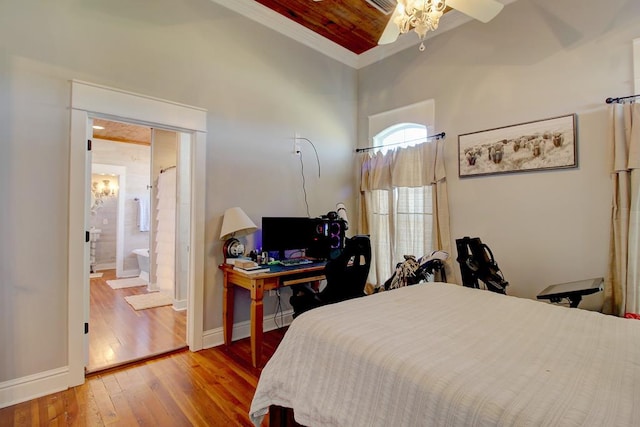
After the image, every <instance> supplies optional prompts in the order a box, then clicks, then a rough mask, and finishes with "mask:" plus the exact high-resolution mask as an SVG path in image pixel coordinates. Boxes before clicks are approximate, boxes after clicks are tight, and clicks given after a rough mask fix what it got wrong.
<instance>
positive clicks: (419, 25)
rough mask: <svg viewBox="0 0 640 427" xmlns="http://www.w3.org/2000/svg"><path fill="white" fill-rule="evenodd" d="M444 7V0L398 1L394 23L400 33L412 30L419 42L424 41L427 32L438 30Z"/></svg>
mask: <svg viewBox="0 0 640 427" xmlns="http://www.w3.org/2000/svg"><path fill="white" fill-rule="evenodd" d="M445 7H446V2H445V0H398V11H399V13H398V15H397V17H396V18H395V23H396V25H397V26H398V28H399V30H400V33H402V34H404V33H408V32H409V31H411V30H412V29H413V30H414V31H415V32H416V34H417V35H418V37H419V38H420V40H424V39H425V38H426V36H427V32H429V31H434V30H435V29H437V28H438V24H439V23H440V17H442V14H443V13H444V9H445Z"/></svg>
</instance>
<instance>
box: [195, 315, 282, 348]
mask: <svg viewBox="0 0 640 427" xmlns="http://www.w3.org/2000/svg"><path fill="white" fill-rule="evenodd" d="M277 317H278V324H276V321H275V320H274V318H273V314H270V315H269V316H268V317H265V318H264V319H263V330H264V331H265V332H266V331H272V330H274V329H278V328H279V327H282V326H289V325H290V324H291V322H292V321H293V310H286V311H283V312H282V316H280V315H278V316H277ZM249 336H251V322H250V321H249V320H245V321H244V322H238V323H235V324H234V325H233V335H232V337H233V338H232V340H233V341H236V340H239V339H242V338H248V337H249ZM222 344H224V331H223V329H222V327H220V328H216V329H210V330H208V331H204V334H203V335H202V348H211V347H217V346H219V345H222Z"/></svg>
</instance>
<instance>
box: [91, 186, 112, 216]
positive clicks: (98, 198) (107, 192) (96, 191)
mask: <svg viewBox="0 0 640 427" xmlns="http://www.w3.org/2000/svg"><path fill="white" fill-rule="evenodd" d="M117 195H118V184H116V183H115V182H114V181H112V180H110V179H103V180H102V182H98V181H93V182H92V183H91V201H92V203H91V211H92V212H94V213H95V211H96V210H97V209H98V208H100V207H102V205H103V204H104V199H106V198H109V197H116V196H117Z"/></svg>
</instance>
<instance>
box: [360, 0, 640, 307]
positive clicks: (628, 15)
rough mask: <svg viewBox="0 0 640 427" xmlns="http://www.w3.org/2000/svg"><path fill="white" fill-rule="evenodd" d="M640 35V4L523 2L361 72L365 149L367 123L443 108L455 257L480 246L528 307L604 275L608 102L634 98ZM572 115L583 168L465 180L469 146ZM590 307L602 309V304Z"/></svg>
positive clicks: (439, 117) (616, 0) (440, 119)
mask: <svg viewBox="0 0 640 427" xmlns="http://www.w3.org/2000/svg"><path fill="white" fill-rule="evenodd" d="M443 19H444V18H443ZM639 35H640V2H632V1H622V0H613V1H611V2H607V6H606V7H602V2H599V1H597V0H588V1H579V0H566V1H563V2H556V1H553V0H532V1H529V0H519V1H517V2H515V3H513V4H511V5H509V6H506V7H505V8H504V10H503V11H502V12H501V13H500V14H499V15H498V16H497V17H496V18H495V19H494V20H493V21H491V22H490V23H488V24H481V23H477V22H473V23H469V24H467V25H465V26H463V27H461V28H459V29H457V30H455V31H453V32H448V33H443V34H440V35H438V36H437V37H435V38H433V39H431V40H430V41H429V42H428V43H427V49H426V51H425V52H422V53H421V52H419V51H418V50H417V47H416V49H408V50H406V51H403V52H401V53H399V54H396V55H395V56H393V57H392V58H388V59H386V60H384V61H382V62H381V63H377V64H374V65H371V66H369V67H367V68H365V69H363V70H360V72H359V79H358V82H359V89H358V91H359V99H358V105H359V110H358V135H359V141H358V144H359V145H360V146H367V145H368V142H367V140H366V138H367V116H368V115H371V114H375V113H378V112H380V111H386V110H390V109H393V108H397V107H399V106H402V105H407V104H412V103H415V102H417V101H420V100H424V99H431V98H433V99H434V100H435V110H436V118H435V123H436V129H435V130H436V132H440V131H444V132H446V134H447V148H446V152H445V156H446V169H447V182H448V188H449V202H450V210H451V232H452V242H451V244H452V247H453V248H455V241H454V240H455V239H456V238H461V237H463V236H472V237H473V236H477V237H480V238H481V239H482V240H483V242H484V243H486V244H488V245H489V247H490V248H491V249H492V250H493V253H494V255H495V257H496V261H497V262H498V264H499V266H500V268H501V269H502V271H503V273H504V274H505V276H506V279H507V280H508V281H509V282H510V284H511V285H510V287H509V288H508V292H509V293H510V294H512V295H517V296H522V297H528V298H535V296H536V295H537V294H538V293H539V292H540V291H541V290H542V289H543V288H545V287H546V286H548V285H550V284H554V283H561V282H566V281H572V280H579V279H583V278H590V277H597V276H603V275H604V273H605V267H606V261H607V259H606V256H607V249H608V242H609V225H608V218H609V206H610V189H609V185H610V182H609V177H608V171H607V157H606V144H605V137H606V129H607V120H606V105H605V103H604V100H605V99H606V98H607V97H609V96H623V95H630V94H632V93H633V87H632V83H633V79H632V40H633V39H634V38H637V37H638V36H639ZM408 36H411V35H408ZM570 113H577V114H578V119H577V123H578V158H579V167H578V168H576V169H568V170H567V169H565V170H555V171H547V172H530V173H519V174H507V175H495V176H489V177H476V178H466V179H459V178H458V163H457V162H458V160H457V159H458V148H457V145H458V141H457V136H458V135H460V134H464V133H469V132H475V131H480V130H485V129H491V128H496V127H501V126H508V125H512V124H517V123H522V122H527V121H532V120H538V119H544V118H549V117H555V116H560V115H565V114H570ZM456 256H457V253H454V254H452V258H453V259H454V261H453V267H454V268H455V271H456V273H457V274H458V277H457V278H456V279H458V280H459V265H458V264H457V262H455V257H456ZM585 302H586V303H587V305H589V304H593V305H595V306H597V304H598V301H597V298H596V297H594V298H592V301H590V302H589V301H585Z"/></svg>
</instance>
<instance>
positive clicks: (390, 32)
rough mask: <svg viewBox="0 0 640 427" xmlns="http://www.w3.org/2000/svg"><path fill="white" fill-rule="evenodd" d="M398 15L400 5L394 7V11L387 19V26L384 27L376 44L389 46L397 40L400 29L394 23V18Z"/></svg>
mask: <svg viewBox="0 0 640 427" xmlns="http://www.w3.org/2000/svg"><path fill="white" fill-rule="evenodd" d="M399 14H400V5H398V6H396V8H395V10H394V11H393V13H392V14H391V16H390V17H389V21H388V22H387V26H386V27H384V31H383V32H382V35H381V36H380V39H378V44H389V43H393V42H394V41H396V40H398V36H399V35H400V28H398V26H397V25H396V23H395V22H394V21H395V19H396V16H398V15H399Z"/></svg>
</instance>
